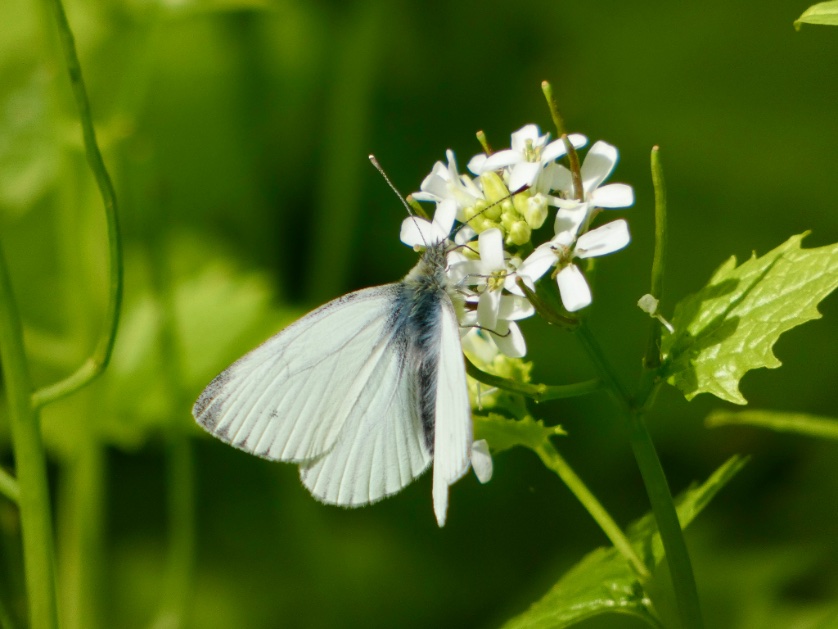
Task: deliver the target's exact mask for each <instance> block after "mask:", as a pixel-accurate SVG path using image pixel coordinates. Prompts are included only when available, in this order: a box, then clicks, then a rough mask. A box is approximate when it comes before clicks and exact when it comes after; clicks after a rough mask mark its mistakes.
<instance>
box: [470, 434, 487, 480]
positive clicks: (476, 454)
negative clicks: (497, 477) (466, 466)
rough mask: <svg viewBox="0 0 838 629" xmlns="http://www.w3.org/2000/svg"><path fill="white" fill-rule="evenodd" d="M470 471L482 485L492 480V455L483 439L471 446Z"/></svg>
mask: <svg viewBox="0 0 838 629" xmlns="http://www.w3.org/2000/svg"><path fill="white" fill-rule="evenodd" d="M471 469H473V470H474V475H475V476H477V480H479V481H480V482H481V483H483V484H484V485H485V484H486V483H488V482H489V481H490V480H492V455H491V454H489V444H488V443H486V440H485V439H478V440H477V441H475V442H474V443H473V444H471Z"/></svg>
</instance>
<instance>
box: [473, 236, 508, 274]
mask: <svg viewBox="0 0 838 629" xmlns="http://www.w3.org/2000/svg"><path fill="white" fill-rule="evenodd" d="M477 242H478V244H479V246H480V261H481V262H483V272H484V273H486V274H489V273H492V272H493V271H502V270H505V269H506V263H505V262H504V259H503V234H502V233H501V231H500V230H499V229H498V228H496V227H492V228H491V229H487V230H486V231H484V232H482V233H481V234H480V236H479V237H478V239H477Z"/></svg>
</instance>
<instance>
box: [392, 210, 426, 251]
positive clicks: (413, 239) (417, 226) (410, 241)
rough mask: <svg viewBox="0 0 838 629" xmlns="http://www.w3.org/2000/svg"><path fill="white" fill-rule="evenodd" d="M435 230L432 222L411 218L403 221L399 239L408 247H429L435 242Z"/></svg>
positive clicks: (416, 217)
mask: <svg viewBox="0 0 838 629" xmlns="http://www.w3.org/2000/svg"><path fill="white" fill-rule="evenodd" d="M433 234H434V229H433V227H432V226H431V223H430V221H426V220H425V219H424V218H419V217H418V216H410V217H408V218H406V219H404V220H403V221H402V228H401V232H400V233H399V238H400V239H401V241H402V242H403V243H404V244H406V245H407V246H408V247H414V248H415V247H427V246H428V243H429V242H432V241H433Z"/></svg>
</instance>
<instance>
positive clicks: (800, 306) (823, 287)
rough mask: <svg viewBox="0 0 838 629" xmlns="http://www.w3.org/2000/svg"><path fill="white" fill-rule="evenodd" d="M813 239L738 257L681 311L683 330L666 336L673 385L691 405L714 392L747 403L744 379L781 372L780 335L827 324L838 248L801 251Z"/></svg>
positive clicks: (678, 326)
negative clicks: (824, 315)
mask: <svg viewBox="0 0 838 629" xmlns="http://www.w3.org/2000/svg"><path fill="white" fill-rule="evenodd" d="M805 235H806V234H801V235H798V236H793V237H792V238H790V239H789V240H787V241H786V242H785V243H783V244H782V245H780V246H779V247H777V248H776V249H774V250H773V251H770V252H768V253H767V254H765V255H764V256H762V257H759V258H757V257H756V255H754V256H752V257H751V259H750V260H748V261H746V262H744V263H743V264H741V265H740V266H737V265H736V258H735V257H731V258H730V259H729V260H728V261H727V262H725V263H724V264H723V265H722V266H721V267H720V268H719V269H718V270H717V271H716V273H715V274H714V275H713V277H712V278H711V279H710V281H709V282H708V284H707V286H705V287H704V288H702V289H701V290H700V291H699V292H697V293H695V294H693V295H690V296H688V297H687V298H685V299H684V300H683V301H681V303H679V304H678V305H677V306H676V308H675V315H674V316H673V319H672V324H673V325H674V326H675V330H676V332H675V334H672V335H667V336H664V339H663V346H662V350H663V353H664V355H665V357H666V360H667V363H668V366H667V370H666V378H667V381H668V382H669V383H670V384H672V385H674V386H676V387H678V388H679V389H680V390H681V391H682V392H683V393H684V395H685V396H686V397H687V399H692V398H693V397H695V396H696V395H698V394H699V393H712V394H713V395H715V396H717V397H720V398H721V399H723V400H727V401H728V402H733V403H735V404H745V403H746V400H745V398H744V397H743V396H742V394H741V393H740V391H739V381H740V380H741V379H742V377H743V376H744V375H745V374H746V373H747V372H748V371H750V370H751V369H759V368H760V367H768V368H776V367H779V366H780V364H781V363H780V361H779V360H778V359H777V357H776V356H775V355H774V353H773V351H772V348H773V346H774V343H775V342H776V341H777V339H778V338H779V337H780V335H781V334H782V333H783V332H786V331H787V330H790V329H792V328H794V327H796V326H798V325H800V324H801V323H805V322H806V321H810V320H812V319H818V318H820V316H821V315H820V313H819V312H818V309H817V305H818V303H819V302H820V301H821V300H822V299H823V298H824V297H826V296H827V295H828V294H829V293H831V292H832V291H833V290H835V288H836V287H838V245H829V246H826V247H818V248H815V249H801V248H800V241H801V240H802V239H803V237H804V236H805Z"/></svg>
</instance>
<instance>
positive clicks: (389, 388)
mask: <svg viewBox="0 0 838 629" xmlns="http://www.w3.org/2000/svg"><path fill="white" fill-rule="evenodd" d="M411 348H412V344H411V342H410V339H408V338H407V337H406V335H405V329H404V328H401V329H397V330H395V331H394V334H393V337H392V338H390V339H389V340H388V341H387V343H386V344H382V345H381V346H380V347H379V348H377V353H376V356H375V363H376V364H375V368H374V369H373V371H372V373H371V374H370V378H369V386H368V387H367V388H366V389H365V390H364V391H363V392H362V394H361V395H359V396H358V398H357V399H356V402H355V408H353V410H352V413H351V414H350V416H349V417H348V419H347V421H346V424H345V426H344V428H343V431H342V432H341V434H340V437H339V438H338V441H337V443H336V444H335V447H334V448H333V449H332V450H331V451H330V452H329V453H328V454H326V455H325V456H323V457H321V458H319V459H317V460H316V461H313V462H311V463H309V464H306V465H303V466H301V467H300V478H301V479H302V481H303V484H304V485H305V486H306V487H307V488H308V489H309V491H311V493H312V494H313V495H314V496H315V497H316V498H318V499H319V500H321V501H323V502H326V503H329V504H338V505H345V506H360V505H364V504H369V503H371V502H376V501H377V500H380V499H382V498H384V497H386V496H389V495H391V494H394V493H396V492H397V491H399V490H401V489H402V488H403V487H404V486H405V485H407V484H408V483H410V481H412V480H413V479H414V478H416V477H417V476H419V475H420V474H421V473H422V472H423V471H424V470H425V469H426V468H427V467H428V465H429V464H430V461H431V455H430V453H429V452H428V449H427V447H426V446H425V436H424V432H423V429H422V419H421V413H420V410H419V403H418V396H419V391H418V388H417V378H416V371H415V365H416V360H415V356H414V355H412V353H411V352H412V349H411Z"/></svg>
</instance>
